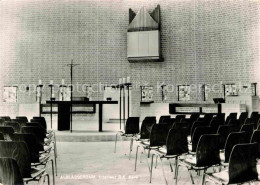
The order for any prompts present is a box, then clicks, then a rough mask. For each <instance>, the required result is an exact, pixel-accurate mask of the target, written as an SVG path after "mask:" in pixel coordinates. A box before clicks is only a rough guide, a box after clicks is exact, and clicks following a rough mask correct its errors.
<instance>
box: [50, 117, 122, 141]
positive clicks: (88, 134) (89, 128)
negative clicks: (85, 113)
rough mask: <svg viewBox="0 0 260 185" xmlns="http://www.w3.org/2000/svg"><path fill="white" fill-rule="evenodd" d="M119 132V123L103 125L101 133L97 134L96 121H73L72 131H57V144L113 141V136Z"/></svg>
mask: <svg viewBox="0 0 260 185" xmlns="http://www.w3.org/2000/svg"><path fill="white" fill-rule="evenodd" d="M119 130H120V127H119V123H118V122H113V123H106V122H105V123H103V132H98V123H97V121H82V120H73V130H72V132H70V131H57V130H55V133H56V140H57V142H101V141H115V135H116V133H117V132H118V131H119Z"/></svg>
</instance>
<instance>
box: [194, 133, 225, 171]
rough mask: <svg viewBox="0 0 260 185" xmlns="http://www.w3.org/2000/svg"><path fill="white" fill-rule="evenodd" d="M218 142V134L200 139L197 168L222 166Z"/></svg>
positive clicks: (207, 135)
mask: <svg viewBox="0 0 260 185" xmlns="http://www.w3.org/2000/svg"><path fill="white" fill-rule="evenodd" d="M218 141H219V140H218V135H217V134H206V135H202V136H201V137H200V140H199V143H198V147H197V150H196V166H197V167H210V166H212V165H217V164H220V157H219V147H218Z"/></svg>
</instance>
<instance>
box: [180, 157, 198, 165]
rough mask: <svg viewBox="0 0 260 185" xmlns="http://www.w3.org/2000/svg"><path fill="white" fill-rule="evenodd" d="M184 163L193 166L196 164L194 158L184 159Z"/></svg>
mask: <svg viewBox="0 0 260 185" xmlns="http://www.w3.org/2000/svg"><path fill="white" fill-rule="evenodd" d="M183 162H185V163H188V164H192V165H195V164H196V162H197V159H196V156H190V157H189V158H186V159H184V161H183Z"/></svg>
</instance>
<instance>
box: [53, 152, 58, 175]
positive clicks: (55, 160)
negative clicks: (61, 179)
mask: <svg viewBox="0 0 260 185" xmlns="http://www.w3.org/2000/svg"><path fill="white" fill-rule="evenodd" d="M54 163H55V171H56V176H58V167H57V159H56V157H55V156H54Z"/></svg>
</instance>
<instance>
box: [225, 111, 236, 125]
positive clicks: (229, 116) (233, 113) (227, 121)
mask: <svg viewBox="0 0 260 185" xmlns="http://www.w3.org/2000/svg"><path fill="white" fill-rule="evenodd" d="M231 119H237V113H236V112H231V113H230V114H229V115H228V116H227V119H226V125H227V124H228V123H229V120H231Z"/></svg>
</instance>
